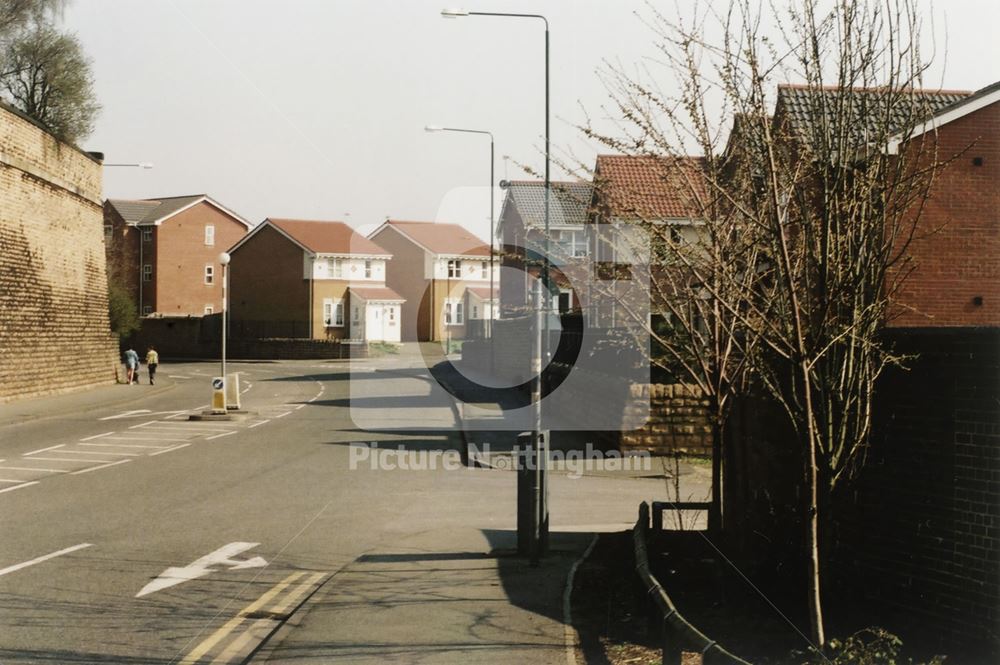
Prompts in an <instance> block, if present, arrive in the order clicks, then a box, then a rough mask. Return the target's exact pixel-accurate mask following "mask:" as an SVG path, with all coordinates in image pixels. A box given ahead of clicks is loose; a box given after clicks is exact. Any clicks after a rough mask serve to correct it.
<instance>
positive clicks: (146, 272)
mask: <svg viewBox="0 0 1000 665" xmlns="http://www.w3.org/2000/svg"><path fill="white" fill-rule="evenodd" d="M152 279H153V266H152V265H150V264H148V263H147V264H145V265H144V266H142V281H144V282H149V281H152Z"/></svg>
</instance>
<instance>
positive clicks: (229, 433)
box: [205, 432, 236, 441]
mask: <svg viewBox="0 0 1000 665" xmlns="http://www.w3.org/2000/svg"><path fill="white" fill-rule="evenodd" d="M233 434H236V432H223V433H222V434H216V435H215V436H209V437H206V438H205V440H206V441H211V440H212V439H221V438H222V437H224V436H231V435H233Z"/></svg>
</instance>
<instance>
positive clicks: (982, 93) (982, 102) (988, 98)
mask: <svg viewBox="0 0 1000 665" xmlns="http://www.w3.org/2000/svg"><path fill="white" fill-rule="evenodd" d="M998 101H1000V81H997V82H996V83H992V84H990V85H988V86H986V87H985V88H980V89H979V90H977V91H975V92H974V93H972V94H971V95H968V96H966V97H963V98H962V99H960V100H958V101H956V102H953V103H951V104H949V105H947V106H945V107H942V108H939V109H937V110H936V111H935V112H934V115H933V116H932V117H930V118H928V119H927V120H926V121H925V122H923V123H921V124H920V125H918V126H917V127H915V128H914V129H913V131H912V133H911V134H910V138H913V137H916V136H920V135H921V134H923V133H925V132H928V131H931V130H932V129H935V128H937V127H941V126H943V125H946V124H948V123H949V122H953V121H955V120H958V119H959V118H961V117H963V116H965V115H968V114H969V113H972V112H974V111H978V110H979V109H981V108H984V107H986V106H989V105H991V104H995V103H997V102H998ZM903 138H905V136H903V135H902V134H900V135H898V136H894V137H892V139H890V141H889V152H895V151H896V150H897V149H898V147H899V144H900V142H901V140H902V139H903Z"/></svg>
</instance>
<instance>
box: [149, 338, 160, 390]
mask: <svg viewBox="0 0 1000 665" xmlns="http://www.w3.org/2000/svg"><path fill="white" fill-rule="evenodd" d="M159 364H160V354H158V353H157V352H156V349H155V348H154V347H152V346H150V347H149V350H148V351H146V368H147V369H148V370H149V385H151V386H152V385H154V384H155V383H156V366H157V365H159Z"/></svg>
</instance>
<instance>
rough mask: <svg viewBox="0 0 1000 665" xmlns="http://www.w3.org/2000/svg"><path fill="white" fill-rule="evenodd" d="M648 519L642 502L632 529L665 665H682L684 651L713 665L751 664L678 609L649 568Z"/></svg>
mask: <svg viewBox="0 0 1000 665" xmlns="http://www.w3.org/2000/svg"><path fill="white" fill-rule="evenodd" d="M649 518H650V510H649V504H647V503H646V502H645V501H643V502H642V503H641V504H640V505H639V520H638V521H637V522H636V523H635V528H634V529H633V530H632V544H633V547H634V549H635V572H636V574H637V575H638V577H639V583H640V585H641V587H642V588H643V589H646V592H645V600H646V602H647V603H648V604H649V608H648V611H649V613H650V616H651V617H652V620H653V623H654V624H657V629H658V630H659V637H660V644H661V649H662V654H663V655H662V657H663V663H664V665H679V664H680V662H681V654H682V652H688V653H691V652H693V653H700V654H701V657H702V662H703V663H708V664H710V665H717V664H719V665H722V664H724V665H750V663H748V662H747V661H745V660H743V659H742V658H738V657H737V656H734V655H733V654H731V653H729V652H728V651H726V650H725V649H723V648H722V647H721V646H720V645H719V643H718V642H716V641H715V640H711V639H709V638H708V637H707V636H706V635H705V634H704V633H702V632H701V631H700V630H698V629H697V628H695V627H694V626H692V625H691V624H690V623H688V621H687V620H686V619H685V618H684V617H683V616H681V613H680V612H678V611H677V608H676V607H675V606H674V603H673V601H671V600H670V596H668V595H667V592H666V591H665V590H664V588H663V586H662V585H661V584H660V582H659V580H657V579H656V577H655V576H654V575H653V573H652V572H651V571H650V569H649V554H648V548H647V545H646V541H647V532H648V531H649Z"/></svg>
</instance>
